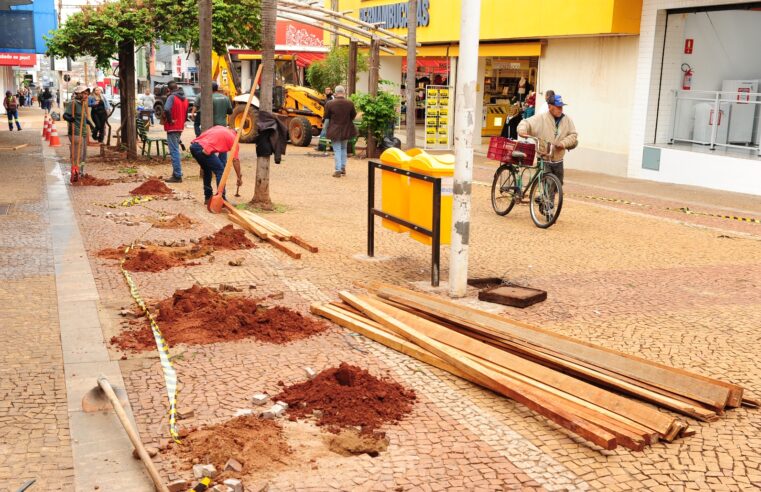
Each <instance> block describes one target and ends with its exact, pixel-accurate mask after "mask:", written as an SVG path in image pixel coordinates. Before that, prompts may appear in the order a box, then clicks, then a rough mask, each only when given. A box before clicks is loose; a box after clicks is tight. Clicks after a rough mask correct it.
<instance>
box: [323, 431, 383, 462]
mask: <svg viewBox="0 0 761 492" xmlns="http://www.w3.org/2000/svg"><path fill="white" fill-rule="evenodd" d="M325 443H326V444H327V446H328V449H330V450H331V451H332V452H334V453H336V454H340V455H341V456H354V455H358V454H368V455H370V456H372V457H373V458H375V457H376V456H378V455H379V454H380V453H382V452H383V451H385V450H387V449H388V437H386V436H384V435H380V434H362V433H360V432H359V431H357V430H356V429H346V430H342V431H341V432H339V433H338V434H331V435H330V436H327V437H326V439H325Z"/></svg>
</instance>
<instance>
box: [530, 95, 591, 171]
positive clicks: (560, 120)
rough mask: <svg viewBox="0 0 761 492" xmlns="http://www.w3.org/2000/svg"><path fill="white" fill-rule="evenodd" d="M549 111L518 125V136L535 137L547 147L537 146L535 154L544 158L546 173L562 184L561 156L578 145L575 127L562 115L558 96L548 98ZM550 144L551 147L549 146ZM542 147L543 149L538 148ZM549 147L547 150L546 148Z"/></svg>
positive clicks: (561, 99)
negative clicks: (552, 175) (555, 177)
mask: <svg viewBox="0 0 761 492" xmlns="http://www.w3.org/2000/svg"><path fill="white" fill-rule="evenodd" d="M547 104H548V105H549V111H548V112H546V113H542V114H537V115H534V116H532V117H531V118H528V119H526V120H523V121H521V122H520V124H519V125H518V136H520V137H524V138H526V137H535V138H537V139H539V141H540V142H542V143H547V144H548V145H542V146H539V145H538V146H537V149H536V151H537V153H538V154H539V155H540V156H542V157H544V163H545V166H546V168H545V169H546V170H547V172H550V173H552V174H554V175H555V176H557V177H558V179H559V180H560V183H561V184H562V183H563V156H565V152H566V150H571V149H575V148H576V146H577V145H578V144H579V141H578V134H577V133H576V126H575V125H574V124H573V121H571V118H569V117H568V115H566V114H564V113H563V106H565V103H564V102H563V98H562V97H561V96H560V94H554V93H553V95H551V96H550V97H548V100H547ZM549 144H551V145H549ZM540 147H544V148H540ZM548 147H549V148H548Z"/></svg>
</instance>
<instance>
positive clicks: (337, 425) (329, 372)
mask: <svg viewBox="0 0 761 492" xmlns="http://www.w3.org/2000/svg"><path fill="white" fill-rule="evenodd" d="M415 398H416V397H415V392H414V391H413V390H408V389H406V388H404V387H403V386H402V385H400V384H399V383H397V382H395V381H392V380H390V379H379V378H376V377H375V376H373V375H372V374H370V373H369V372H367V371H366V370H364V369H361V368H359V367H356V366H352V365H349V364H347V363H345V362H342V363H341V365H340V366H339V367H337V368H336V367H334V368H330V369H326V370H324V371H322V372H321V373H319V374H318V375H317V376H316V377H315V378H314V379H312V380H310V381H306V382H304V383H299V384H295V385H293V386H289V387H287V388H285V389H283V392H282V393H280V394H279V395H277V396H275V397H273V400H276V401H278V400H279V401H284V402H286V403H288V410H287V412H288V415H289V417H290V419H291V420H296V419H299V418H303V417H307V416H309V415H312V414H313V412H314V411H315V410H319V411H320V412H321V413H322V415H321V416H319V417H318V419H317V425H321V426H325V427H326V428H327V429H328V430H329V431H331V432H339V431H340V430H341V429H342V428H347V427H356V426H359V427H361V433H363V434H367V433H374V432H375V431H376V430H377V429H378V428H379V427H381V426H382V425H383V424H386V423H392V422H398V421H399V420H400V419H401V418H402V417H404V415H406V414H407V413H409V412H410V411H411V410H412V406H413V404H414V403H415Z"/></svg>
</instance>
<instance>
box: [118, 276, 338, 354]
mask: <svg viewBox="0 0 761 492" xmlns="http://www.w3.org/2000/svg"><path fill="white" fill-rule="evenodd" d="M155 311H158V315H157V316H156V320H157V321H158V323H159V327H160V328H161V333H163V335H164V338H166V340H167V342H168V343H169V345H175V344H178V343H185V344H201V345H203V344H209V343H216V342H226V341H232V340H241V339H244V338H251V337H253V338H256V339H257V340H259V341H262V342H267V343H278V344H283V343H289V342H292V341H295V340H301V339H303V338H307V337H310V336H312V335H315V334H317V333H320V332H322V331H324V330H326V329H327V328H328V325H327V324H325V323H323V322H321V321H318V320H316V319H314V318H310V317H306V316H303V315H301V314H300V313H297V312H295V311H291V310H290V309H288V308H285V307H280V306H277V307H273V308H267V307H263V306H260V305H259V304H257V301H256V300H254V299H251V298H246V297H225V296H223V295H222V294H221V293H220V292H219V291H217V290H215V289H210V288H207V287H201V286H199V285H194V286H193V287H191V288H189V289H184V290H178V291H176V292H175V293H174V295H173V296H172V297H170V298H168V299H164V300H163V301H161V302H159V303H158V304H157V305H156V306H155ZM111 343H113V344H115V345H117V346H118V347H119V348H121V349H122V350H133V351H141V350H151V349H153V348H154V347H155V342H154V340H153V334H152V333H151V330H150V329H149V328H148V327H147V326H143V327H140V328H138V329H135V330H127V331H124V332H122V333H121V334H120V335H119V336H116V337H113V338H112V339H111Z"/></svg>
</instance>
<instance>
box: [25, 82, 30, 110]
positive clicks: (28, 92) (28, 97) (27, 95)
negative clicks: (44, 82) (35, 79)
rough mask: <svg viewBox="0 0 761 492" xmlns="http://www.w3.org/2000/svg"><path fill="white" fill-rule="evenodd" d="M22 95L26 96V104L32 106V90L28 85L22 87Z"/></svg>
mask: <svg viewBox="0 0 761 492" xmlns="http://www.w3.org/2000/svg"><path fill="white" fill-rule="evenodd" d="M24 97H25V98H26V105H27V106H29V107H30V108H31V107H32V90H31V89H29V87H27V88H25V89H24Z"/></svg>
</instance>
